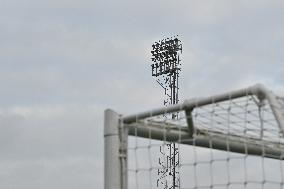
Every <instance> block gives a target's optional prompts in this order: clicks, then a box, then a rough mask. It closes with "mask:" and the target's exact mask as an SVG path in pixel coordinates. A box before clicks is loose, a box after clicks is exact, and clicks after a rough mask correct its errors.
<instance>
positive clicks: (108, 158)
mask: <svg viewBox="0 0 284 189" xmlns="http://www.w3.org/2000/svg"><path fill="white" fill-rule="evenodd" d="M118 126H119V115H118V114H117V113H116V112H114V111H113V110H110V109H108V110H105V120H104V148H105V152H104V155H105V157H104V160H105V162H104V166H105V169H104V170H105V173H104V188H105V189H122V188H121V187H122V182H121V181H122V179H121V165H120V158H119V148H120V139H119V127H118Z"/></svg>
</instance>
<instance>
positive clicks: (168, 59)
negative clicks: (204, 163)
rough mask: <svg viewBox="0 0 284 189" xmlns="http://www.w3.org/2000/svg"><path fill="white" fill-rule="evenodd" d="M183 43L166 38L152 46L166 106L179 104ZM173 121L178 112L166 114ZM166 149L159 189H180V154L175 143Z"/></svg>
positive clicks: (161, 151)
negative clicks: (178, 167)
mask: <svg viewBox="0 0 284 189" xmlns="http://www.w3.org/2000/svg"><path fill="white" fill-rule="evenodd" d="M181 52H182V44H181V41H180V40H179V39H178V38H177V37H174V38H166V39H163V40H161V41H159V42H155V44H153V45H152V51H151V54H152V58H151V60H152V61H153V62H154V63H153V64H152V65H151V67H152V76H154V77H155V78H156V81H157V82H158V83H159V85H160V86H161V87H162V88H163V90H164V95H165V99H164V101H163V103H164V106H166V107H167V106H169V105H173V104H177V103H178V102H179V73H180V71H181V63H180V61H181V60H180V53H181ZM163 116H164V117H165V118H166V117H167V116H169V117H171V118H172V119H178V112H174V113H172V114H164V115H163ZM166 146H167V147H166V148H163V147H160V154H161V155H160V157H159V161H158V164H159V165H160V167H161V168H160V169H158V173H157V175H158V178H157V187H160V188H163V189H177V188H179V172H178V170H177V169H176V167H177V166H179V157H178V156H179V153H178V148H177V147H176V144H175V143H169V144H167V145H166Z"/></svg>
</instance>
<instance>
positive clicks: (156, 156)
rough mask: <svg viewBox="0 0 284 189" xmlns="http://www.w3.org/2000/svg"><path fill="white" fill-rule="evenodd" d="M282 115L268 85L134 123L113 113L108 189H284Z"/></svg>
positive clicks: (282, 102)
mask: <svg viewBox="0 0 284 189" xmlns="http://www.w3.org/2000/svg"><path fill="white" fill-rule="evenodd" d="M177 112H178V113H179V116H178V119H174V120H173V119H171V118H170V117H171V116H167V115H169V114H172V113H177ZM283 112H284V99H283V98H281V97H278V96H276V95H274V94H273V93H272V92H270V91H268V90H267V89H266V88H265V87H263V86H262V85H255V86H253V87H249V88H247V89H242V90H237V91H233V92H229V93H225V94H221V95H216V96H212V97H208V98H200V99H199V98H198V99H191V100H187V101H185V102H184V103H183V104H178V105H173V106H170V107H167V108H161V109H156V110H152V111H147V112H143V113H140V114H135V115H129V116H122V115H119V114H117V113H115V112H114V111H112V110H107V111H106V113H105V189H113V188H119V189H127V188H129V189H150V188H151V189H154V188H155V189H156V188H158V189H199V188H203V189H225V188H229V189H237V188H241V189H242V188H245V189H257V188H262V189H264V188H265V189H274V188H275V189H276V188H277V189H279V188H284V172H283V171H284V164H283V161H282V160H283V159H284V139H283V131H284V129H283V127H284V114H283ZM173 146H174V149H176V152H177V153H176V156H174V157H175V159H174V160H173V159H171V157H173V156H171V155H172V149H173ZM173 166H175V171H174V172H173V171H169V170H172V167H173ZM173 173H174V174H175V177H176V179H175V180H172V174H173Z"/></svg>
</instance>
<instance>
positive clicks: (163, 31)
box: [0, 0, 284, 189]
mask: <svg viewBox="0 0 284 189" xmlns="http://www.w3.org/2000/svg"><path fill="white" fill-rule="evenodd" d="M283 10H284V2H283V1H280V0H279V1H274V0H267V1H263V0H249V1H247V0H239V1H235V0H204V1H200V0H185V1H167V0H160V1H159V0H154V1H153V0H152V1H150V0H144V1H133V0H128V1H126V0H125V1H114V0H113V1H109V0H104V1H98V0H80V1H79V0H70V1H67V0H0V65H1V67H0V86H1V87H0V94H1V98H0V188H3V189H4V188H5V189H17V188H21V189H38V188H41V189H47V188H53V189H67V188H68V189H78V188H84V189H94V188H102V187H103V111H104V110H105V109H106V108H112V109H115V110H116V111H118V112H119V113H123V114H129V113H136V112H139V111H142V110H148V109H152V108H155V107H159V106H161V105H162V98H161V95H162V89H161V88H160V87H159V86H158V85H157V83H156V82H155V80H154V78H152V77H151V67H150V64H151V61H150V50H151V45H152V43H153V42H154V41H157V40H159V39H162V38H164V37H170V36H173V35H177V34H178V35H179V36H180V39H181V40H182V42H183V46H184V50H183V54H182V69H183V70H182V74H181V78H180V80H181V97H182V99H185V98H191V97H198V96H208V95H210V94H216V93H219V92H224V91H229V90H232V89H237V88H241V87H246V86H249V85H252V84H255V83H263V84H265V85H267V86H268V87H269V88H270V89H273V90H274V91H276V92H278V93H282V94H283V92H284V78H283V73H284V66H283V64H284V53H283V52H284V24H283V20H284V11H283Z"/></svg>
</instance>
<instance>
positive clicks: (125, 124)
mask: <svg viewBox="0 0 284 189" xmlns="http://www.w3.org/2000/svg"><path fill="white" fill-rule="evenodd" d="M247 95H254V96H256V97H257V98H258V100H259V101H262V100H267V102H268V103H269V106H270V108H271V110H272V113H273V115H274V117H275V120H276V121H277V124H278V126H279V130H280V132H281V133H282V134H284V115H283V112H282V111H281V108H282V107H281V106H280V105H279V103H278V102H277V98H276V96H275V95H274V94H273V93H272V92H271V91H269V90H268V89H267V88H265V87H264V86H263V85H261V84H257V85H254V86H252V87H248V88H245V89H241V90H236V91H232V92H228V93H224V94H220V95H215V96H211V97H208V98H197V99H190V100H185V101H184V102H183V103H182V104H177V105H172V106H170V107H167V108H165V107H163V108H159V109H155V110H151V111H146V112H143V113H139V114H134V115H128V116H123V115H120V114H118V113H116V112H115V111H113V110H110V109H107V110H105V121H104V156H105V157H104V188H105V189H127V185H128V182H127V180H128V178H127V177H128V176H127V155H128V154H127V138H128V135H132V136H139V137H144V138H149V137H151V139H156V140H162V141H164V140H166V141H168V142H177V143H182V144H188V145H192V140H189V139H192V138H193V137H194V141H195V142H194V145H195V146H200V147H207V148H213V149H217V150H223V151H230V152H237V153H243V154H249V155H259V156H263V157H268V158H274V159H284V145H283V144H279V143H277V144H273V143H272V144H270V146H269V147H267V146H264V145H261V144H260V143H258V141H257V140H254V141H251V142H248V143H247V144H246V145H243V139H242V138H241V137H240V136H233V135H230V137H228V136H225V135H224V134H220V133H215V134H214V138H212V137H210V138H209V137H208V136H207V135H206V133H202V132H200V134H198V135H193V130H194V125H193V122H192V120H191V119H190V118H188V119H187V124H188V128H187V129H182V130H181V129H180V128H175V126H172V127H171V129H170V130H167V131H166V132H165V129H164V128H163V125H157V124H151V123H147V127H146V126H145V124H144V123H143V122H140V121H139V120H142V119H145V118H148V117H153V116H157V115H163V114H165V113H173V112H181V111H184V112H185V114H186V115H187V117H189V115H190V114H191V112H192V111H193V110H194V108H196V107H200V106H204V105H208V104H211V103H212V102H214V103H217V102H222V101H226V100H232V99H236V98H240V97H244V96H247ZM133 128H135V129H133ZM149 132H150V133H151V134H150V135H151V136H149ZM180 139H181V140H180ZM246 140H248V139H246ZM240 141H242V143H241V142H240ZM228 144H229V148H228ZM271 145H275V147H271ZM264 151H265V153H263V152H264Z"/></svg>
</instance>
